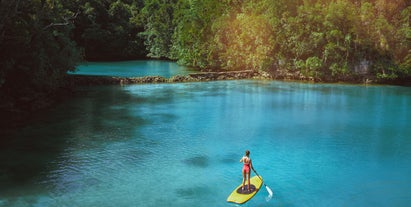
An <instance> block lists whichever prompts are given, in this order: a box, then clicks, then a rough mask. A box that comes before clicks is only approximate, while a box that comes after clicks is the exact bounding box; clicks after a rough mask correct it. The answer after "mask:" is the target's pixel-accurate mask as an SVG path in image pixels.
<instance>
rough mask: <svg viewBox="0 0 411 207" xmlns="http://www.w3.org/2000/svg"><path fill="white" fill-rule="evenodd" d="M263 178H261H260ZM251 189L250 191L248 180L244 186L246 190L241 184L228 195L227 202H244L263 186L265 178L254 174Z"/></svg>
mask: <svg viewBox="0 0 411 207" xmlns="http://www.w3.org/2000/svg"><path fill="white" fill-rule="evenodd" d="M260 178H261V179H260ZM250 185H251V190H250V191H248V182H247V181H246V185H245V186H244V190H243V189H242V187H243V184H240V185H239V186H238V187H237V188H235V189H234V190H233V192H232V193H231V194H230V195H229V196H228V198H227V202H232V203H238V204H243V203H245V202H247V201H248V200H250V199H251V198H252V197H254V196H255V194H256V193H257V192H258V190H260V188H261V186H262V185H263V178H262V177H258V176H254V177H252V178H251V179H250Z"/></svg>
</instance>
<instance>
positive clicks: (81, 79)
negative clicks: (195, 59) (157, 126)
mask: <svg viewBox="0 0 411 207" xmlns="http://www.w3.org/2000/svg"><path fill="white" fill-rule="evenodd" d="M270 78H271V76H270V75H269V74H268V73H262V72H256V71H253V70H244V71H224V72H198V73H190V74H187V75H176V76H173V77H170V78H164V77H162V76H144V77H110V76H88V75H69V76H68V81H69V83H70V84H72V85H74V86H87V85H114V84H119V85H125V84H142V83H182V82H206V81H217V80H240V79H270Z"/></svg>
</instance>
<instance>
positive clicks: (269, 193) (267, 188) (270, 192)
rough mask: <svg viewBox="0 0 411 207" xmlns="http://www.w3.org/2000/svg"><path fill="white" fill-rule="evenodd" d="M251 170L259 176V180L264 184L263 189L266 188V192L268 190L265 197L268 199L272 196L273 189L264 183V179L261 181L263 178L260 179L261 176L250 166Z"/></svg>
mask: <svg viewBox="0 0 411 207" xmlns="http://www.w3.org/2000/svg"><path fill="white" fill-rule="evenodd" d="M251 169H252V170H253V171H254V173H255V174H256V175H257V176H258V178H260V180H261V181H262V182H263V184H264V186H265V189H266V190H267V192H268V197H267V198H266V200H267V201H269V200H270V199H271V198H272V197H273V191H272V190H271V189H270V187H268V186H267V185H266V184H265V183H264V181H263V179H261V176H260V175H259V174H258V173H257V172H256V171H255V170H254V168H251Z"/></svg>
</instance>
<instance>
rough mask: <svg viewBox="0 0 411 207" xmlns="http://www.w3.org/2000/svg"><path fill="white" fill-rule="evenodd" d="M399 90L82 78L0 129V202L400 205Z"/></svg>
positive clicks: (404, 185) (405, 157)
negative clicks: (259, 181) (247, 169)
mask: <svg viewBox="0 0 411 207" xmlns="http://www.w3.org/2000/svg"><path fill="white" fill-rule="evenodd" d="M410 104H411V90H409V88H403V87H392V86H372V87H364V86H349V85H328V84H315V85H310V84H300V83H283V82H275V81H247V80H243V81H221V82H207V83H181V84H147V85H129V86H125V87H121V86H103V87H90V88H84V89H82V90H81V91H79V92H78V94H77V97H75V98H73V99H72V100H70V101H69V102H67V103H64V104H62V105H60V106H58V107H56V108H54V109H51V110H50V111H47V112H44V113H41V114H38V115H36V117H34V118H33V120H32V122H31V124H29V125H28V126H26V127H23V128H21V129H18V130H7V131H2V132H1V137H2V138H1V142H0V161H1V162H0V206H19V207H20V206H113V205H116V206H117V205H118V206H135V204H136V203H138V206H231V205H230V204H227V203H226V202H225V199H226V198H227V196H228V194H229V193H230V192H231V191H232V190H233V189H234V187H236V186H238V185H239V184H240V182H241V180H242V175H241V167H242V166H241V164H240V163H239V162H238V161H239V159H240V158H241V156H242V155H243V153H244V150H245V149H249V150H250V151H251V158H252V159H253V164H254V167H255V169H256V170H257V171H258V173H259V174H260V175H262V176H263V178H264V181H265V183H266V184H267V185H269V186H270V188H271V189H272V190H273V191H274V197H273V198H272V199H271V200H269V201H266V197H267V195H268V194H267V192H266V190H265V189H261V191H260V192H259V193H258V194H257V195H256V197H255V198H253V199H252V200H251V201H250V202H249V203H248V205H249V206H407V205H408V204H409V202H410V201H411V194H410V192H411V187H410V186H411V177H410V176H409V175H410V174H411V139H410V138H409V135H410V134H411V127H410V126H411V125H410V123H411V122H410V121H411V110H410V108H409V106H410Z"/></svg>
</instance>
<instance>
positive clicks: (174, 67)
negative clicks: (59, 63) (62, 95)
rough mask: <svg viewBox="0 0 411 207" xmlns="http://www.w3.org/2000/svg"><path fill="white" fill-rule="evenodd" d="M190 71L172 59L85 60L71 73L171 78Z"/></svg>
mask: <svg viewBox="0 0 411 207" xmlns="http://www.w3.org/2000/svg"><path fill="white" fill-rule="evenodd" d="M189 72H190V69H189V68H187V67H184V66H180V65H178V64H176V63H175V62H171V61H159V60H148V61H147V60H134V61H121V62H85V63H82V64H80V65H78V66H77V68H76V71H75V72H72V73H70V74H77V75H97V76H118V77H142V76H163V77H165V78H170V77H172V76H175V75H185V74H188V73H189ZM191 72H192V71H191Z"/></svg>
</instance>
